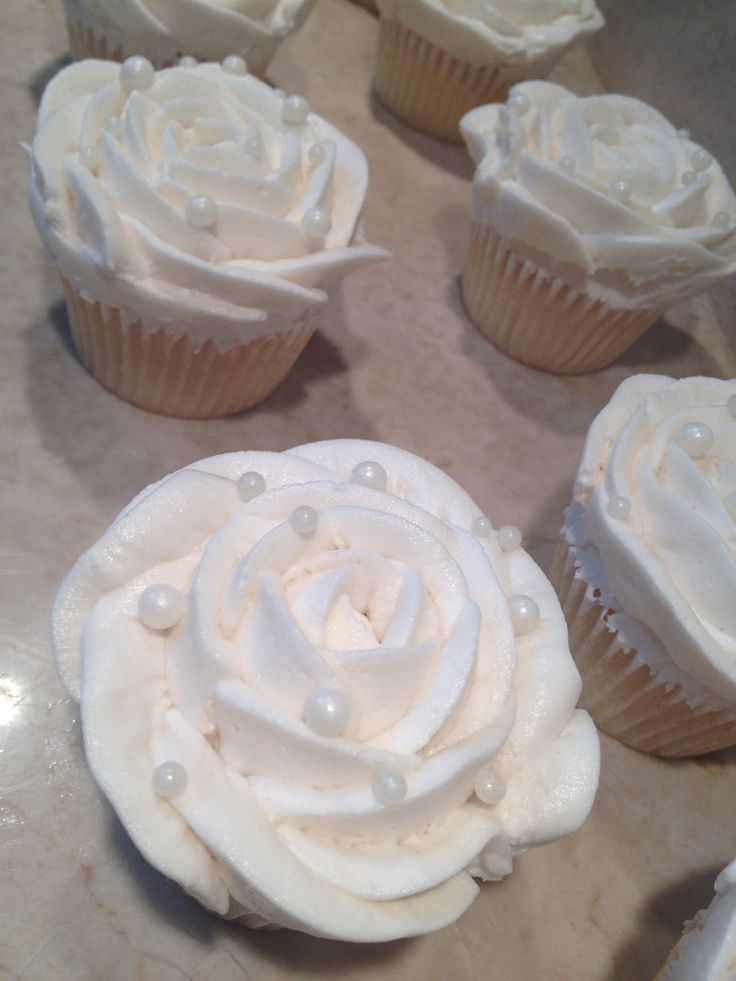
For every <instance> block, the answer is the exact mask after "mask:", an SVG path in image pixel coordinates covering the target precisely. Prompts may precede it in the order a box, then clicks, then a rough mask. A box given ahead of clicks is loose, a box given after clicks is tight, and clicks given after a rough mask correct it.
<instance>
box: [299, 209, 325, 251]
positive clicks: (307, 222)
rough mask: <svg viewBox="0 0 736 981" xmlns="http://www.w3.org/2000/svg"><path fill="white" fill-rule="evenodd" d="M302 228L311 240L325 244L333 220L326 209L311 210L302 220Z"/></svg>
mask: <svg viewBox="0 0 736 981" xmlns="http://www.w3.org/2000/svg"><path fill="white" fill-rule="evenodd" d="M302 228H303V229H304V231H305V232H306V233H307V235H308V236H309V238H311V239H313V240H314V241H317V242H324V240H325V239H326V238H327V236H328V235H329V234H330V229H331V228H332V218H331V217H330V213H329V211H328V210H327V209H326V208H319V207H317V208H310V209H309V211H307V212H306V213H305V215H304V217H303V218H302Z"/></svg>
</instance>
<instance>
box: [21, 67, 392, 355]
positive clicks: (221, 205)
mask: <svg viewBox="0 0 736 981" xmlns="http://www.w3.org/2000/svg"><path fill="white" fill-rule="evenodd" d="M144 69H145V65H144ZM126 71H127V73H128V74H127V75H126ZM130 74H131V73H130V71H129V68H128V66H127V64H126V65H123V66H122V67H121V66H118V65H116V64H114V63H112V62H103V61H85V62H80V63H78V64H75V65H72V66H70V67H69V68H67V69H65V70H64V71H62V72H60V73H59V75H57V76H56V77H55V78H54V79H53V81H52V82H51V83H50V85H49V86H48V88H47V89H46V92H45V93H44V98H43V100H42V103H41V107H40V112H39V119H40V122H39V128H38V131H37V134H36V138H35V140H34V143H33V148H32V155H31V160H32V180H31V190H30V201H31V208H32V212H33V215H34V218H35V221H36V224H37V226H38V228H39V231H40V233H41V235H42V237H43V238H44V240H45V241H46V243H47V245H48V246H49V248H50V250H51V252H52V253H53V255H54V258H55V259H56V261H57V263H58V265H59V267H60V268H61V271H62V273H63V274H64V275H65V276H66V277H68V278H70V279H71V280H73V281H74V282H75V283H77V284H81V286H82V288H86V289H88V290H89V291H90V292H92V293H93V295H94V296H95V297H96V298H100V299H101V300H102V301H103V302H106V303H108V304H110V305H112V306H119V307H122V308H123V309H125V310H130V311H132V312H133V313H135V312H136V311H139V310H140V309H141V308H142V309H143V310H145V311H146V312H147V313H148V315H149V316H155V315H157V316H158V319H159V320H162V321H164V322H170V323H171V324H172V328H175V327H176V326H179V327H181V329H186V331H187V333H190V334H191V333H192V332H194V333H196V330H197V327H198V326H199V325H203V327H204V328H206V330H207V333H208V336H211V334H212V332H213V331H215V332H216V333H217V332H219V334H218V336H219V337H220V340H221V346H223V347H224V346H226V345H227V344H228V343H229V342H230V341H231V340H232V341H233V342H235V341H238V340H242V337H243V330H244V324H245V325H246V329H247V330H249V331H250V333H251V334H253V335H257V333H258V324H259V322H260V323H261V324H263V323H264V322H265V318H266V311H269V314H271V313H272V312H273V311H284V313H286V312H291V313H292V315H293V314H294V313H300V312H301V311H302V310H306V311H309V310H319V308H320V307H321V305H323V304H324V302H325V300H326V298H327V292H326V291H327V290H329V289H330V288H331V286H332V285H334V284H335V283H336V281H338V280H339V279H340V278H341V277H342V276H344V275H346V274H347V273H348V272H350V271H351V270H352V269H354V268H356V267H358V266H360V265H363V264H365V263H367V262H372V261H375V260H376V259H379V258H384V257H385V256H386V253H385V252H383V250H380V249H374V248H372V247H370V246H368V245H366V244H365V243H364V242H363V240H362V237H361V232H360V227H359V220H360V213H361V209H362V206H363V200H364V197H365V192H366V187H367V179H368V172H367V164H366V161H365V157H364V156H363V154H362V152H361V151H360V149H359V148H358V147H357V146H356V145H355V144H354V143H353V142H352V141H350V140H349V139H347V138H346V137H345V136H343V135H342V134H341V133H340V132H339V131H338V130H336V129H335V128H334V127H333V126H331V125H330V124H329V123H327V122H326V121H325V120H323V119H321V118H320V117H319V116H316V115H314V114H312V113H308V107H307V106H306V103H304V101H303V100H300V99H296V100H293V99H292V100H291V101H290V100H288V99H286V98H285V97H284V95H283V94H282V93H279V92H276V91H275V90H273V89H271V88H270V87H269V86H268V85H266V84H265V83H263V82H261V81H259V80H258V79H256V78H254V77H253V76H250V75H246V76H240V75H237V74H233V73H232V72H230V71H227V70H226V68H224V67H222V66H220V65H215V64H203V65H198V66H194V67H191V68H190V67H186V68H183V67H178V68H173V69H165V70H163V71H160V72H157V73H155V75H153V74H152V73H151V74H150V75H149V77H148V78H147V79H145V81H146V82H148V83H150V84H147V85H144V87H143V88H133V89H132V91H131V90H130V86H131V85H135V84H138V82H137V81H136V80H135V79H133V80H132V81H131V79H130ZM198 206H199V210H197V207H198ZM292 319H293V317H292Z"/></svg>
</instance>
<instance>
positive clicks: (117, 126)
mask: <svg viewBox="0 0 736 981" xmlns="http://www.w3.org/2000/svg"><path fill="white" fill-rule="evenodd" d="M105 132H106V133H109V134H110V136H117V137H121V136H122V135H123V133H124V132H125V126H124V125H123V121H122V119H121V118H120V116H108V117H107V119H106V120H105Z"/></svg>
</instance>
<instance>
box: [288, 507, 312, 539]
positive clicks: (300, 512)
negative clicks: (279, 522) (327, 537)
mask: <svg viewBox="0 0 736 981" xmlns="http://www.w3.org/2000/svg"><path fill="white" fill-rule="evenodd" d="M317 520H318V516H317V512H316V511H315V510H314V508H311V507H310V506H309V505H308V504H301V505H300V506H299V507H298V508H294V510H293V511H292V512H291V517H290V518H289V521H291V525H292V528H293V529H294V531H296V532H297V533H298V534H300V535H311V534H313V533H314V530H315V529H316V527H317Z"/></svg>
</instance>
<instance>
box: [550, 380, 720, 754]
mask: <svg viewBox="0 0 736 981" xmlns="http://www.w3.org/2000/svg"><path fill="white" fill-rule="evenodd" d="M735 517H736V381H719V380H717V379H714V378H685V379H682V380H681V381H674V380H673V379H671V378H664V377H662V376H660V375H635V376H633V377H631V378H628V379H627V380H626V381H625V382H623V384H621V385H620V386H619V388H618V389H617V391H616V393H615V394H614V396H613V398H612V399H611V401H610V403H609V404H608V405H607V406H606V407H605V409H603V411H602V412H601V413H600V414H599V415H598V416H597V417H596V419H595V421H594V422H593V425H592V426H591V428H590V432H589V433H588V436H587V439H586V442H585V445H584V447H583V452H582V456H581V459H580V464H579V467H578V472H577V477H576V479H575V488H574V493H573V503H572V505H571V507H570V508H569V510H568V511H567V514H566V519H565V524H564V527H563V529H562V533H561V542H560V547H559V549H558V552H557V556H556V559H555V564H554V569H553V572H552V579H553V582H555V584H556V586H557V590H558V593H559V596H560V599H561V601H562V607H563V609H564V611H565V615H566V617H567V620H568V623H569V626H570V647H571V649H572V653H573V656H574V658H575V660H576V662H577V665H578V667H579V669H580V672H581V674H582V676H583V698H582V701H581V704H582V705H583V706H584V707H586V708H587V709H588V711H589V712H590V714H591V715H592V716H593V718H594V720H595V722H596V723H597V725H598V726H599V728H601V729H602V730H603V731H604V732H607V733H608V734H609V735H611V736H614V737H615V738H616V739H619V740H620V741H621V742H624V743H626V744H627V745H628V746H631V747H633V748H634V749H638V750H641V751H643V752H647V753H655V754H657V755H659V756H694V755H696V754H699V753H707V752H709V751H711V750H717V749H722V748H724V747H726V746H732V745H734V744H736V605H735V604H734V597H735V596H736V531H735V529H734V518H735Z"/></svg>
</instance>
